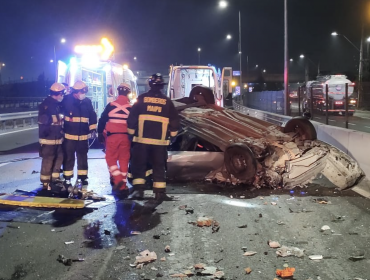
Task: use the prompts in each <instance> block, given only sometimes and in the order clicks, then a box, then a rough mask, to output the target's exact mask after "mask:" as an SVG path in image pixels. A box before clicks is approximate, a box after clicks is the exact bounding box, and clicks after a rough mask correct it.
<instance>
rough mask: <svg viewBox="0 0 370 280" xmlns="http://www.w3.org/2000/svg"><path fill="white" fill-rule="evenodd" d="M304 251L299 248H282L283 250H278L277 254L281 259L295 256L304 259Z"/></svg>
mask: <svg viewBox="0 0 370 280" xmlns="http://www.w3.org/2000/svg"><path fill="white" fill-rule="evenodd" d="M303 251H304V250H302V249H299V248H297V247H287V246H284V245H283V246H281V248H279V249H277V250H276V254H277V255H278V256H280V257H289V256H295V257H298V258H302V257H303V256H304V253H303Z"/></svg>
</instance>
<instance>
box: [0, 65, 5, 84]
mask: <svg viewBox="0 0 370 280" xmlns="http://www.w3.org/2000/svg"><path fill="white" fill-rule="evenodd" d="M3 67H5V63H3V62H0V85H2V84H3V80H2V79H1V69H2V68H3Z"/></svg>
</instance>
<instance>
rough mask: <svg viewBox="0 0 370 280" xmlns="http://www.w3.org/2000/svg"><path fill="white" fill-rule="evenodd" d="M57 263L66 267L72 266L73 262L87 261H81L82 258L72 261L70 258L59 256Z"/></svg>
mask: <svg viewBox="0 0 370 280" xmlns="http://www.w3.org/2000/svg"><path fill="white" fill-rule="evenodd" d="M57 261H58V262H60V263H62V264H64V265H65V266H71V265H72V263H73V262H83V261H85V259H81V258H78V259H70V258H66V257H64V256H63V255H59V256H58V258H57Z"/></svg>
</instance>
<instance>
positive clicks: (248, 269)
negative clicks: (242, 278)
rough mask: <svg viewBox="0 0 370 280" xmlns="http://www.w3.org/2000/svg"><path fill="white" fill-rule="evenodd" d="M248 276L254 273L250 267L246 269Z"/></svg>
mask: <svg viewBox="0 0 370 280" xmlns="http://www.w3.org/2000/svg"><path fill="white" fill-rule="evenodd" d="M244 271H245V273H246V274H250V273H251V272H252V269H251V268H250V267H247V268H245V269H244Z"/></svg>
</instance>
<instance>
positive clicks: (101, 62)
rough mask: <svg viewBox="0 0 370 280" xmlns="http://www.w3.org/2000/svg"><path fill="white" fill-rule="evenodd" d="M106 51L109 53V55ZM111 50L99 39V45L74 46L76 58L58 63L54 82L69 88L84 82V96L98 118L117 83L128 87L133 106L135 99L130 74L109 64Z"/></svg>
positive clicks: (116, 94)
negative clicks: (79, 81) (87, 89)
mask: <svg viewBox="0 0 370 280" xmlns="http://www.w3.org/2000/svg"><path fill="white" fill-rule="evenodd" d="M109 46H110V48H111V49H109ZM107 49H108V50H110V51H111V52H110V53H109V54H108V53H107ZM113 50H114V48H113V46H111V45H109V41H108V40H107V39H106V38H103V39H102V41H101V45H97V46H76V47H75V53H76V54H75V56H73V57H72V58H70V60H69V61H68V62H64V61H60V60H59V61H58V68H57V82H59V83H67V84H68V85H69V86H73V84H74V83H75V82H76V81H78V80H81V81H83V82H85V83H86V84H87V86H88V87H89V91H88V93H87V95H86V96H87V97H88V98H90V99H91V101H92V104H93V107H94V110H95V112H96V114H97V115H98V116H100V115H101V113H102V112H103V110H104V108H105V106H106V105H107V104H108V103H109V102H111V101H114V100H115V99H116V98H117V96H118V93H117V87H118V85H119V84H120V83H122V82H126V83H128V84H130V85H131V94H129V96H128V97H129V99H130V100H131V102H133V103H134V102H135V101H136V98H137V96H138V95H139V93H138V89H137V83H136V79H137V78H136V76H135V75H134V73H133V72H132V71H131V70H130V69H129V68H128V66H127V65H122V64H118V63H114V62H112V61H111V54H112V52H113Z"/></svg>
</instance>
